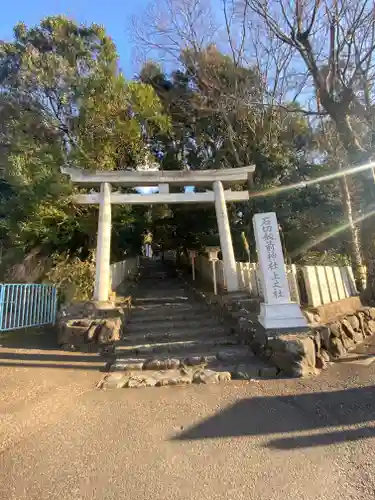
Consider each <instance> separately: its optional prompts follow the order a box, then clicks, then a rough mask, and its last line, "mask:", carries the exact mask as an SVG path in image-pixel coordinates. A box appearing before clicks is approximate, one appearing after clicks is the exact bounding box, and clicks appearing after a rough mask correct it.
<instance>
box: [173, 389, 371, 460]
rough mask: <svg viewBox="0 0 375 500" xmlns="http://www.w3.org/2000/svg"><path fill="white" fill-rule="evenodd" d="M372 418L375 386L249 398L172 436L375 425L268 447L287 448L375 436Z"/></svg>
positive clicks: (282, 439)
mask: <svg viewBox="0 0 375 500" xmlns="http://www.w3.org/2000/svg"><path fill="white" fill-rule="evenodd" d="M372 422H374V423H375V386H369V387H363V388H353V389H346V390H340V391H333V392H317V393H308V394H299V395H295V396H289V395H288V396H274V397H255V398H249V399H244V400H242V401H239V402H238V403H235V404H234V405H233V406H230V407H228V408H226V409H224V410H223V411H221V412H220V413H218V414H216V415H214V416H212V417H210V418H208V419H207V420H205V421H203V422H201V423H199V424H197V425H195V426H194V427H191V428H190V429H187V430H186V431H183V432H181V433H180V434H178V435H176V436H174V437H173V438H172V439H173V440H196V439H215V438H223V437H224V438H225V437H227V438H229V437H242V436H267V435H273V434H292V433H298V432H305V433H306V432H309V431H319V430H321V429H325V428H327V427H340V426H358V425H362V426H363V424H370V425H368V426H367V427H361V428H357V429H348V430H342V429H339V430H337V429H333V430H332V431H328V432H326V433H324V434H322V433H320V434H317V433H316V432H315V433H313V434H312V435H311V434H310V435H304V436H286V437H279V436H278V437H277V439H272V440H271V441H269V442H268V443H267V445H266V446H267V447H270V448H277V449H281V450H286V449H293V448H303V447H310V446H324V445H328V444H333V443H340V442H345V441H356V440H358V439H364V438H370V437H375V427H374V428H373V427H371V423H372Z"/></svg>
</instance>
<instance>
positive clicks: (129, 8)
mask: <svg viewBox="0 0 375 500" xmlns="http://www.w3.org/2000/svg"><path fill="white" fill-rule="evenodd" d="M149 2H150V0H4V1H3V2H2V5H1V15H0V40H11V39H12V36H13V26H14V25H15V24H16V23H17V22H19V21H23V22H24V23H25V24H26V25H27V26H33V25H35V24H38V23H39V21H40V20H41V19H42V18H43V17H47V16H53V15H57V14H65V15H67V16H68V17H70V18H72V19H74V20H76V21H78V22H80V23H87V24H91V23H97V24H101V25H103V26H104V28H105V29H106V31H107V33H108V34H109V35H110V36H111V38H112V39H113V41H114V42H115V44H116V46H117V50H118V53H119V55H120V66H121V69H122V70H123V72H124V73H125V75H126V76H127V77H128V78H131V77H132V76H133V75H134V73H135V69H136V66H135V64H134V54H133V50H132V42H131V41H130V40H129V34H128V33H127V27H128V26H129V25H130V22H131V18H132V16H134V15H136V14H137V13H139V12H141V11H142V9H144V8H145V7H146V6H147V5H148V4H149Z"/></svg>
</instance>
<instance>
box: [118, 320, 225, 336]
mask: <svg viewBox="0 0 375 500" xmlns="http://www.w3.org/2000/svg"><path fill="white" fill-rule="evenodd" d="M215 327H217V328H221V327H222V323H220V322H219V320H217V319H214V318H213V317H212V316H209V315H206V316H203V317H200V318H198V319H197V318H196V317H195V315H194V316H193V315H191V316H190V317H189V318H181V317H178V316H175V317H174V318H172V319H168V318H167V317H165V316H164V318H160V320H159V321H155V320H153V321H137V319H136V318H134V317H132V318H131V320H130V322H129V323H128V325H127V326H126V332H127V333H128V334H131V335H132V334H133V333H134V334H135V333H143V334H145V335H146V334H147V333H155V334H157V333H163V332H165V333H171V332H172V331H176V332H178V333H181V334H182V332H183V331H187V332H190V331H191V330H194V331H198V332H200V331H202V330H205V328H209V330H208V331H210V330H211V329H213V328H215Z"/></svg>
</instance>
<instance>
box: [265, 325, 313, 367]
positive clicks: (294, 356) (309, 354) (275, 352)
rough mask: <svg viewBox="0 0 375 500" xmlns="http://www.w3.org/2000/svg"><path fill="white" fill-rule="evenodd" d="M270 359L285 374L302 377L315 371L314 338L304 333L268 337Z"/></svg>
mask: <svg viewBox="0 0 375 500" xmlns="http://www.w3.org/2000/svg"><path fill="white" fill-rule="evenodd" d="M268 345H269V347H270V348H271V349H272V355H271V358H270V359H271V361H272V362H273V363H274V364H275V365H276V366H277V367H278V368H279V369H280V370H282V371H283V372H284V373H285V374H286V375H292V376H294V377H304V376H307V375H313V374H316V373H317V369H316V364H315V363H316V361H315V359H316V353H315V344H314V340H313V339H312V338H311V337H309V336H308V335H305V334H295V335H294V334H286V335H279V336H275V337H272V338H269V339H268Z"/></svg>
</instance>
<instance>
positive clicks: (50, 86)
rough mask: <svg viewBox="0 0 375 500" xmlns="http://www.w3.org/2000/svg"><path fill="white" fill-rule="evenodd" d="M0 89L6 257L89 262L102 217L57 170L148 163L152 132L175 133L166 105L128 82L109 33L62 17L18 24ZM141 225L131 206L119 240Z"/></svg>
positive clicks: (6, 49)
mask: <svg viewBox="0 0 375 500" xmlns="http://www.w3.org/2000/svg"><path fill="white" fill-rule="evenodd" d="M0 85H1V89H2V92H1V95H0V107H1V108H0V109H1V111H2V112H1V128H0V133H1V144H2V147H1V150H0V168H1V171H2V179H3V187H4V186H6V190H5V188H3V189H2V192H1V200H0V201H1V203H0V210H1V224H2V235H3V238H4V243H5V245H6V246H7V247H8V248H9V249H11V252H8V255H9V256H10V257H11V258H12V260H14V259H16V255H18V254H21V255H25V254H26V253H27V252H29V251H31V250H32V249H34V248H36V247H37V248H39V249H40V253H44V254H50V253H51V252H57V253H62V252H69V253H70V254H71V255H74V254H77V255H80V256H81V257H82V258H86V257H87V256H88V253H89V251H90V250H91V249H92V248H94V246H95V239H96V238H95V236H96V221H97V210H96V209H95V208H93V207H77V206H74V205H73V204H72V203H71V197H70V195H71V193H72V187H71V186H70V185H69V183H68V181H67V179H66V178H65V177H64V176H62V175H61V174H60V167H61V166H62V165H64V164H70V165H75V166H78V167H80V168H89V169H99V170H100V169H106V170H113V169H121V168H134V167H135V166H136V165H137V163H138V162H144V161H145V160H146V159H147V157H148V155H149V152H148V137H149V135H151V134H156V133H158V132H160V131H163V130H167V129H168V126H169V122H168V118H167V117H166V115H165V114H164V113H163V107H162V104H161V103H160V101H159V99H158V98H157V96H156V94H155V92H154V90H153V89H152V87H150V86H148V85H146V84H142V83H139V82H129V81H126V80H125V78H124V76H123V75H122V73H121V72H120V71H119V69H118V57H117V53H116V50H115V46H114V44H113V42H112V40H111V39H110V38H109V37H108V36H107V35H106V33H105V31H104V29H103V28H102V27H100V26H98V25H95V24H93V25H90V26H85V25H77V24H76V23H74V22H73V21H70V20H68V19H66V18H64V17H61V16H58V17H50V18H46V19H44V20H42V21H41V23H40V24H39V25H38V26H35V27H33V28H27V27H26V26H25V25H24V24H22V23H21V24H18V25H17V26H16V27H15V29H14V40H13V41H12V42H1V43H0ZM136 218H137V217H134V216H133V215H132V214H131V210H129V208H128V207H122V208H119V209H116V210H114V229H115V234H114V238H115V240H116V241H118V240H119V239H121V238H120V237H119V232H121V231H122V230H123V229H122V228H123V227H124V226H125V227H128V228H132V224H133V222H134V221H135V220H136ZM136 226H137V224H135V225H134V227H136ZM137 227H138V226H137ZM133 229H134V228H133ZM129 230H130V229H129ZM122 241H123V242H125V241H126V238H122ZM16 250H18V252H17V251H16Z"/></svg>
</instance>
